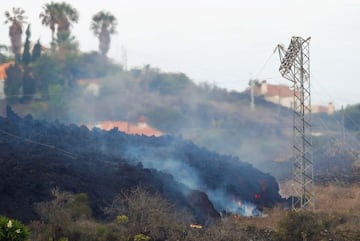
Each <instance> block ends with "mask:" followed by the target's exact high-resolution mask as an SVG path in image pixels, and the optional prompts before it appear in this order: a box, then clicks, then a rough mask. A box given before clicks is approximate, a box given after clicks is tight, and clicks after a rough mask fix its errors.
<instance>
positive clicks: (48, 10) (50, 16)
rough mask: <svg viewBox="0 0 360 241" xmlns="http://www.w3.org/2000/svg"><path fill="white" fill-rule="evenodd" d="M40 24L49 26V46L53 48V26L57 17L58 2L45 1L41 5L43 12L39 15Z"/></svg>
mask: <svg viewBox="0 0 360 241" xmlns="http://www.w3.org/2000/svg"><path fill="white" fill-rule="evenodd" d="M39 17H40V19H41V24H42V25H44V26H46V27H50V30H51V47H52V48H53V49H55V42H56V40H55V26H56V24H57V19H58V3H54V2H51V3H46V4H45V5H44V6H43V12H41V13H40V15H39Z"/></svg>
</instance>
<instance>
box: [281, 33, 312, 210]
mask: <svg viewBox="0 0 360 241" xmlns="http://www.w3.org/2000/svg"><path fill="white" fill-rule="evenodd" d="M309 42H310V38H307V39H305V40H304V39H303V38H301V37H292V38H291V42H290V45H289V47H288V49H287V50H286V51H285V49H284V47H282V46H281V45H278V51H279V55H280V61H281V65H280V68H279V71H280V73H281V75H282V76H283V77H284V78H286V79H288V80H290V81H291V82H292V88H293V90H294V100H293V110H294V115H293V116H294V117H293V159H294V160H293V181H294V183H293V192H294V193H293V195H292V196H293V197H292V208H293V209H294V210H303V209H314V208H315V197H314V186H313V180H314V174H313V172H314V167H313V158H312V141H311V95H310V56H309V53H310V51H309Z"/></svg>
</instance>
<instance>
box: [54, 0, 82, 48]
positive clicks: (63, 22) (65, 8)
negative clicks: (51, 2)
mask: <svg viewBox="0 0 360 241" xmlns="http://www.w3.org/2000/svg"><path fill="white" fill-rule="evenodd" d="M57 11H58V12H57V42H58V44H59V45H60V47H61V45H62V44H64V43H65V42H66V41H68V40H69V39H70V35H71V32H70V27H71V23H77V22H78V21H79V14H78V12H77V10H76V9H75V8H73V7H72V6H71V5H70V4H68V3H65V2H62V3H58V4H57Z"/></svg>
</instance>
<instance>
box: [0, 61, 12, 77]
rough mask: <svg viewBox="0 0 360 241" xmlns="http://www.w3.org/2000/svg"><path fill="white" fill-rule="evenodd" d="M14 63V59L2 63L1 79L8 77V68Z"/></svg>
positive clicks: (0, 69)
mask: <svg viewBox="0 0 360 241" xmlns="http://www.w3.org/2000/svg"><path fill="white" fill-rule="evenodd" d="M12 64H14V62H13V61H10V62H7V63H3V64H1V65H0V80H5V78H6V69H7V68H8V67H9V66H10V65H12Z"/></svg>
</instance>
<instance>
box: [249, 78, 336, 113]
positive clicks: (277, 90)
mask: <svg viewBox="0 0 360 241" xmlns="http://www.w3.org/2000/svg"><path fill="white" fill-rule="evenodd" d="M254 94H255V96H261V97H263V98H264V99H265V100H267V101H269V102H271V103H274V104H277V105H281V106H284V107H287V108H290V109H293V108H294V91H293V90H292V89H290V88H289V86H287V85H281V84H279V85H274V84H268V83H267V82H266V80H264V81H262V82H260V83H259V84H257V85H255V86H254ZM311 111H312V113H327V114H329V115H331V114H333V113H334V112H335V107H334V105H333V104H332V103H329V105H328V106H322V105H312V107H311Z"/></svg>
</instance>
